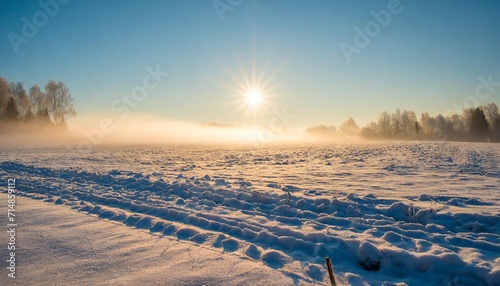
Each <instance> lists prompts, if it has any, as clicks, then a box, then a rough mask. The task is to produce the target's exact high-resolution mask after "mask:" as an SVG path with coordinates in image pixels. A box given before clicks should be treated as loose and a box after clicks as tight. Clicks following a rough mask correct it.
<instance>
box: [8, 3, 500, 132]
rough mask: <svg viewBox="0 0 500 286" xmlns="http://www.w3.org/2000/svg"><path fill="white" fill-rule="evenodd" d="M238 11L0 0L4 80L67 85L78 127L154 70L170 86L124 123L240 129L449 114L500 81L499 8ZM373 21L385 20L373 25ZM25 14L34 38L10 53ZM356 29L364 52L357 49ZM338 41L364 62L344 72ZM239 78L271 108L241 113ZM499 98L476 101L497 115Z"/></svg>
mask: <svg viewBox="0 0 500 286" xmlns="http://www.w3.org/2000/svg"><path fill="white" fill-rule="evenodd" d="M53 1H55V0H53ZM53 1H47V0H42V1H41V2H42V3H53ZM61 2H62V1H61ZM239 2H241V3H238V1H237V0H229V1H228V0H220V1H219V2H216V3H219V6H217V7H215V6H214V2H213V1H212V0H209V1H208V0H207V1H191V0H171V1H153V0H146V1H138V0H137V1H129V0H120V1H118V0H108V1H97V0H93V1H83V0H73V1H70V2H69V3H67V4H58V8H57V10H58V11H56V12H54V13H52V12H51V14H52V15H48V14H47V12H43V11H44V10H43V8H42V7H41V6H40V4H39V2H38V1H14V0H8V1H6V0H1V1H0V15H2V16H1V17H0V34H1V38H0V76H3V77H5V78H7V79H8V80H10V81H21V82H23V83H24V84H25V87H26V89H28V88H29V86H31V85H33V84H38V85H40V86H44V85H45V83H46V82H47V81H48V80H49V79H53V80H56V81H62V82H64V83H65V84H66V85H67V86H68V87H69V89H70V91H71V94H72V95H73V97H74V98H75V102H74V103H75V107H76V109H77V111H78V112H79V115H78V117H85V116H88V115H95V114H108V113H112V112H113V111H112V110H111V105H112V103H113V102H114V101H115V100H117V99H119V98H120V96H121V95H122V94H127V93H130V92H131V91H132V90H133V89H134V87H136V86H137V85H139V86H141V85H142V80H143V78H144V76H146V75H147V74H148V71H147V70H146V67H148V66H150V67H151V68H153V69H155V68H156V67H157V65H159V68H160V70H161V71H162V72H168V73H169V76H168V77H167V78H166V79H165V80H164V81H163V82H162V83H161V84H160V85H159V86H158V87H157V88H154V89H153V90H151V91H149V92H148V94H147V98H146V99H145V100H144V101H141V102H139V103H138V106H137V107H134V108H133V109H132V110H131V112H137V113H147V114H154V115H159V116H162V117H165V118H172V119H176V120H185V121H194V122H212V121H215V122H225V123H245V122H248V121H252V122H256V120H257V122H265V121H266V120H268V119H267V118H269V116H271V115H270V113H271V112H270V111H269V110H270V107H271V106H274V107H277V108H283V107H285V108H286V110H287V111H288V112H289V113H291V114H294V115H295V119H294V124H295V125H297V126H307V125H312V124H317V123H326V124H339V123H341V122H342V121H344V120H345V119H346V118H347V117H349V116H352V117H353V118H354V119H356V120H357V121H358V122H360V123H362V124H363V123H367V122H368V121H371V120H374V119H376V117H377V116H378V114H379V113H380V112H381V111H384V110H387V111H393V110H394V109H396V108H398V107H399V108H402V109H412V110H414V111H416V112H417V115H418V116H419V113H420V112H423V111H429V112H430V113H431V114H438V113H444V112H446V111H447V110H450V109H452V108H453V106H454V105H456V104H462V103H463V102H464V100H465V99H466V98H467V97H468V96H474V94H475V89H476V86H477V85H478V84H480V83H481V82H480V81H479V79H478V77H483V78H485V79H487V78H488V76H491V77H492V79H493V81H495V82H500V53H499V51H500V30H499V27H500V1H479V0H478V1H469V0H453V1H452V0H447V1H444V0H443V1H430V0H429V1H403V0H401V2H400V5H399V6H397V8H396V9H394V11H392V12H390V11H389V8H388V7H389V6H391V5H396V4H393V3H392V2H393V0H391V1H387V0H384V1H362V0H358V1H347V0H346V1H322V0H316V1H296V0H287V1H272V0H260V1H251V0H242V1H239ZM220 3H222V4H220ZM231 4H233V5H232V6H231ZM224 5H226V6H224ZM227 5H229V6H227ZM49 6H50V5H49ZM228 7H229V10H227V11H224V8H228ZM391 7H392V6H391ZM394 7H396V6H394ZM50 8H51V9H52V10H56V9H55V8H54V6H53V5H52V6H50ZM217 9H219V11H218V10H217ZM381 10H385V11H388V13H389V15H390V17H391V18H390V20H389V21H387V18H384V19H385V20H384V21H386V22H384V21H382V22H380V20H379V22H378V23H377V24H374V23H371V24H370V22H372V21H376V19H375V18H376V17H375V16H374V15H373V14H374V13H376V12H379V11H381ZM395 10H397V11H395ZM37 13H38V14H37ZM43 13H45V15H47V19H45V18H44V16H43V15H42V14H43ZM382 14H384V12H382ZM382 14H381V15H382ZM384 15H387V13H386V14H384ZM34 16H36V17H35V19H34ZM221 16H222V17H221ZM23 17H25V18H26V19H27V21H28V22H30V23H32V24H33V23H35V24H36V23H38V24H39V26H40V27H39V28H37V29H38V31H36V33H34V35H30V34H27V36H30V37H31V38H28V37H24V38H25V40H26V41H24V42H22V43H19V42H18V43H17V44H14V45H13V44H12V42H13V40H12V33H14V34H16V35H17V36H19V37H23V26H25V25H26V24H25V22H23ZM44 20H46V21H45V22H46V23H44ZM367 25H368V26H367ZM356 27H358V28H359V29H360V30H362V31H363V33H364V34H366V33H369V34H371V35H372V36H368V37H369V39H370V42H369V44H368V45H365V44H363V45H358V46H356V42H355V38H356V36H357V34H358V32H357V30H356ZM367 28H368V31H367V30H366V29H367ZM370 29H372V30H370ZM24 30H26V28H25V29H24ZM24 32H26V31H24ZM25 34H26V33H25ZM9 35H11V36H10V37H9ZM25 36H26V35H25ZM358 38H359V35H358ZM342 43H345V44H347V45H350V46H351V47H354V48H356V49H358V50H357V51H358V52H359V53H354V54H352V55H351V57H350V61H348V60H347V58H346V56H345V54H344V52H343V50H342V49H341V45H342ZM358 44H359V43H358ZM14 46H15V47H14ZM16 48H17V49H18V51H17V53H16V51H15V49H16ZM245 78H247V79H248V81H249V82H250V83H252V82H253V81H252V78H254V79H255V80H254V82H256V85H257V86H256V87H255V88H256V89H261V92H262V96H263V98H264V99H265V101H266V102H267V107H268V108H266V109H264V108H260V110H258V112H255V113H252V114H251V115H248V114H246V113H245V112H243V111H242V108H243V106H242V105H244V104H245V103H244V102H242V101H241V98H242V96H243V95H242V94H241V92H239V91H238V90H241V89H243V87H242V86H241V85H242V83H244V82H245ZM495 88H496V89H495V90H493V93H492V96H491V97H490V98H489V99H487V100H485V101H480V103H486V102H491V101H493V102H496V103H499V104H500V100H499V98H500V86H496V87H495Z"/></svg>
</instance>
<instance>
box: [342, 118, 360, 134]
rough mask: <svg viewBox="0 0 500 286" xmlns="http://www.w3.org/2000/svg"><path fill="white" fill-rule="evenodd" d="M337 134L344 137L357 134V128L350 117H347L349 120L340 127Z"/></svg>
mask: <svg viewBox="0 0 500 286" xmlns="http://www.w3.org/2000/svg"><path fill="white" fill-rule="evenodd" d="M339 132H340V134H342V135H345V136H356V135H358V133H359V126H358V124H356V121H354V119H352V117H349V119H347V120H346V121H345V122H344V123H342V124H341V125H340V127H339Z"/></svg>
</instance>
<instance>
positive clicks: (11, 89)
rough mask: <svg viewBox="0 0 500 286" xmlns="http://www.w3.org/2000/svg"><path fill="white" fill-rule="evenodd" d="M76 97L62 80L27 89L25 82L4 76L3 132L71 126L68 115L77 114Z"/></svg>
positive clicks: (0, 93) (0, 88)
mask: <svg viewBox="0 0 500 286" xmlns="http://www.w3.org/2000/svg"><path fill="white" fill-rule="evenodd" d="M75 115H76V111H75V108H74V106H73V98H72V97H71V94H70V93H69V89H68V88H67V87H66V86H65V85H64V83H62V82H55V81H53V80H50V81H49V82H48V83H47V84H46V85H45V88H44V90H41V89H40V87H39V86H38V85H33V86H32V87H30V89H29V91H28V92H26V90H25V89H24V86H23V83H21V82H17V83H15V82H9V81H8V80H6V79H5V78H3V77H0V133H23V132H36V131H46V130H47V129H53V130H56V129H64V130H66V129H67V126H66V119H67V118H69V117H71V116H75Z"/></svg>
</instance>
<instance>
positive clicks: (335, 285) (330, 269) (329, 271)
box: [326, 257, 337, 286]
mask: <svg viewBox="0 0 500 286" xmlns="http://www.w3.org/2000/svg"><path fill="white" fill-rule="evenodd" d="M326 268H327V269H328V276H330V283H332V286H337V283H335V277H333V269H332V261H331V260H330V258H329V257H327V258H326Z"/></svg>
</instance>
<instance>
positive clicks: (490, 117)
mask: <svg viewBox="0 0 500 286" xmlns="http://www.w3.org/2000/svg"><path fill="white" fill-rule="evenodd" d="M306 132H307V133H308V134H311V135H316V136H321V137H335V136H339V135H340V136H346V137H362V138H366V139H392V140H445V141H478V142H500V114H499V112H498V106H497V105H496V104H495V103H489V104H486V105H483V106H479V107H475V108H468V109H465V110H464V111H463V112H462V114H453V115H449V116H446V117H445V116H443V115H441V114H439V115H437V116H435V117H432V116H430V115H429V114H428V113H427V112H425V113H422V114H421V116H420V119H418V118H417V116H416V114H415V112H413V111H409V110H404V111H403V112H401V110H399V109H397V110H396V112H394V113H392V114H389V113H388V112H382V113H381V114H380V115H379V117H378V119H377V120H376V121H372V122H370V123H369V124H368V125H367V126H365V127H363V128H360V127H359V126H358V125H357V124H356V122H355V121H354V120H353V119H352V118H349V119H348V120H347V121H345V122H344V123H342V124H341V125H340V126H339V127H338V128H337V127H336V126H327V125H318V126H314V127H309V128H307V130H306Z"/></svg>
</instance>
